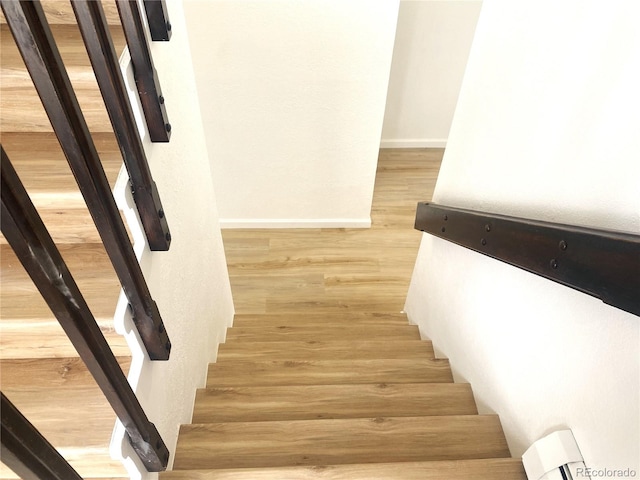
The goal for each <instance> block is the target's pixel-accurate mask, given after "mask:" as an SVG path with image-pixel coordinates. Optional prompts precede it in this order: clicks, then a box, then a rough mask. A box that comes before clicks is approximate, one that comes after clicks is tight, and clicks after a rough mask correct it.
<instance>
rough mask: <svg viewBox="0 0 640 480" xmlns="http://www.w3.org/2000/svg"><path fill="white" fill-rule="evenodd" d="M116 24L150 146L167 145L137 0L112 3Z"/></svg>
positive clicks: (161, 106) (156, 82)
mask: <svg viewBox="0 0 640 480" xmlns="http://www.w3.org/2000/svg"><path fill="white" fill-rule="evenodd" d="M116 5H117V7H118V13H119V14H120V21H121V22H122V28H123V30H124V36H125V37H126V39H127V46H128V47H129V53H130V54H131V63H132V64H133V76H134V78H135V80H136V86H137V87H138V95H139V96H140V103H141V104H142V110H143V112H144V116H145V118H146V120H147V128H148V129H149V137H150V138H151V141H152V142H168V141H169V138H170V137H171V124H170V123H169V118H168V116H167V110H166V108H165V105H164V97H163V96H162V90H161V89H160V81H159V80H158V74H157V73H156V69H155V67H154V66H153V59H152V58H151V52H150V50H149V44H148V43H147V37H146V34H145V30H144V25H143V23H142V18H141V17H140V9H139V8H138V2H137V0H116Z"/></svg>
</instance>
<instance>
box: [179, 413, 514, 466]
mask: <svg viewBox="0 0 640 480" xmlns="http://www.w3.org/2000/svg"><path fill="white" fill-rule="evenodd" d="M508 456H509V449H508V447H507V443H506V441H505V439H504V434H503V433H502V427H501V426H500V421H499V419H498V418H497V417H496V416H493V415H487V416H484V415H461V416H438V417H378V418H355V419H327V420H293V421H267V422H229V423H213V424H192V425H184V426H182V427H181V429H180V436H179V439H178V445H177V447H176V455H175V462H174V469H177V470H180V469H203V468H232V467H235V468H241V467H251V468H255V467H277V466H286V465H332V464H343V463H369V462H393V461H396V462H401V461H425V460H454V459H470V458H493V457H508Z"/></svg>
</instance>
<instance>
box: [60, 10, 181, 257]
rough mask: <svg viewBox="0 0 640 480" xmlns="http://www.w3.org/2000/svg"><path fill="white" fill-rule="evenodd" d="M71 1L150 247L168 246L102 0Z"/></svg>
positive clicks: (164, 223) (163, 218)
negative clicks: (100, 0) (98, 0)
mask: <svg viewBox="0 0 640 480" xmlns="http://www.w3.org/2000/svg"><path fill="white" fill-rule="evenodd" d="M71 5H72V6H73V11H74V13H75V15H76V19H77V20H78V26H79V27H80V32H81V33H82V38H83V40H84V43H85V45H86V48H87V52H88V53H89V59H90V60H91V65H92V66H93V71H94V73H95V75H96V80H97V81H98V86H99V87H100V91H101V92H102V98H103V99H104V103H105V106H106V107H107V112H108V114H109V118H110V119H111V124H112V125H113V130H114V132H115V134H116V138H117V139H118V144H119V145H120V151H121V152H122V158H123V159H124V164H125V166H126V168H127V172H128V173H129V178H130V181H131V191H132V193H133V200H134V201H135V203H136V207H137V208H138V213H139V214H140V220H141V222H142V226H143V228H144V231H145V234H146V236H147V241H148V242H149V248H150V249H151V250H153V251H157V250H161V251H165V250H169V246H170V245H171V234H170V233H169V225H168V224H167V217H166V215H165V212H164V208H163V207H162V203H161V201H160V196H159V194H158V189H157V187H156V183H155V182H154V181H153V176H152V175H151V170H150V169H149V162H148V161H147V156H146V155H145V152H144V148H143V146H142V141H141V140H140V136H139V135H138V129H137V126H136V121H135V118H134V115H133V110H132V108H131V104H130V103H129V97H128V95H127V89H126V87H125V84H124V80H123V78H122V73H121V72H120V65H119V63H118V57H117V55H116V51H115V48H114V47H113V41H112V40H111V34H110V33H109V25H107V20H106V17H105V15H104V11H103V10H102V4H101V2H97V1H95V0H73V1H72V2H71Z"/></svg>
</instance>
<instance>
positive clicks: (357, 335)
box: [226, 325, 420, 342]
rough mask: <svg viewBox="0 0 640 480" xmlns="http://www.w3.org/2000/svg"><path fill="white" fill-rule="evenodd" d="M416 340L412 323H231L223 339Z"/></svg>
mask: <svg viewBox="0 0 640 480" xmlns="http://www.w3.org/2000/svg"><path fill="white" fill-rule="evenodd" d="M363 338H367V339H371V340H376V339H385V340H420V331H419V330H418V327H416V326H412V325H397V326H386V325H385V326H383V325H371V326H369V325H367V326H360V325H358V326H339V325H330V326H304V327H289V326H280V327H233V328H229V329H228V330H227V339H226V341H227V342H231V341H245V342H286V341H295V342H310V341H315V340H319V341H328V340H333V339H340V340H343V341H344V340H361V339H363Z"/></svg>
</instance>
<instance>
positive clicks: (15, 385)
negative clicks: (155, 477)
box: [0, 357, 131, 478]
mask: <svg viewBox="0 0 640 480" xmlns="http://www.w3.org/2000/svg"><path fill="white" fill-rule="evenodd" d="M117 360H118V362H119V363H120V365H121V367H122V368H123V370H124V371H125V372H126V371H128V369H129V366H130V363H131V360H130V358H129V357H119V358H117ZM2 392H3V393H4V394H5V395H7V397H8V398H9V399H10V400H11V401H12V402H13V403H14V404H15V405H16V406H17V407H18V409H19V410H20V411H21V412H22V413H23V415H25V417H27V418H28V419H29V421H30V422H31V423H33V424H34V425H35V426H36V428H38V429H39V430H40V432H41V433H42V434H43V435H44V436H45V438H47V440H49V441H50V442H51V443H52V444H53V445H54V446H55V447H56V448H58V449H59V450H60V452H61V454H62V455H63V456H64V457H65V458H66V459H67V460H68V461H69V462H70V463H71V465H72V466H73V467H74V468H76V469H77V470H78V472H79V473H80V474H81V475H83V476H85V477H89V476H94V477H99V476H106V475H112V476H113V477H114V478H115V477H118V476H122V477H124V475H125V473H126V472H125V470H124V467H123V466H122V464H120V463H119V462H117V461H114V460H112V459H111V457H110V455H109V450H108V449H109V443H110V441H111V433H112V430H113V427H114V424H115V418H116V416H115V413H113V410H112V409H111V407H110V405H109V404H108V402H107V401H106V399H105V397H104V395H103V394H102V392H101V391H100V389H99V388H98V386H97V385H96V383H95V381H94V380H93V377H92V376H91V374H90V373H89V372H88V370H87V368H86V366H85V365H84V364H83V362H82V361H81V360H80V359H78V358H59V359H48V358H47V359H34V358H31V359H24V360H3V361H2ZM0 478H17V477H16V475H15V474H13V472H11V471H10V470H9V469H8V468H6V467H4V466H3V467H2V468H0Z"/></svg>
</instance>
